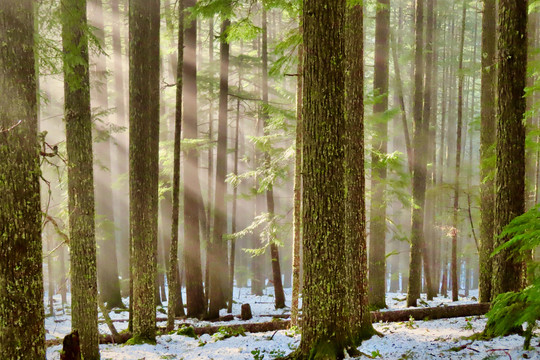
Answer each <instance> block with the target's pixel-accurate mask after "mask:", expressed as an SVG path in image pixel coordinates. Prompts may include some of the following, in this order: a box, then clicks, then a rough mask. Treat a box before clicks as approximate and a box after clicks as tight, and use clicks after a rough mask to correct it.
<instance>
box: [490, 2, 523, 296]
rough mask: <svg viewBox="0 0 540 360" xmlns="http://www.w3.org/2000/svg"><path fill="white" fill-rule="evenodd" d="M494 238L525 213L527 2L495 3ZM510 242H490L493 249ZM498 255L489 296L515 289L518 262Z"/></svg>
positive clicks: (506, 253)
mask: <svg viewBox="0 0 540 360" xmlns="http://www.w3.org/2000/svg"><path fill="white" fill-rule="evenodd" d="M498 50H499V51H498V65H499V68H498V89H499V102H498V114H497V146H496V151H497V166H496V169H497V170H496V175H495V188H496V189H497V191H496V195H495V235H497V234H499V233H500V232H501V231H502V229H503V228H504V227H505V226H506V225H507V224H508V223H509V222H510V221H511V220H512V219H513V218H514V217H516V216H519V215H521V214H522V213H523V212H524V209H525V126H524V122H523V118H524V114H525V98H524V88H525V77H526V69H527V1H526V0H501V1H500V2H499V39H498ZM508 240H509V238H508V237H505V238H495V244H494V245H495V247H497V246H499V245H501V244H503V243H504V242H506V241H508ZM510 251H511V250H505V251H501V252H500V253H499V254H498V255H496V256H495V257H494V258H493V280H492V281H493V283H492V297H493V298H494V297H495V296H497V295H499V294H501V293H503V292H507V291H516V290H519V289H520V288H521V286H522V281H520V279H521V278H522V275H523V271H522V270H523V269H522V263H521V262H520V261H519V260H518V259H515V258H514V257H511V256H510Z"/></svg>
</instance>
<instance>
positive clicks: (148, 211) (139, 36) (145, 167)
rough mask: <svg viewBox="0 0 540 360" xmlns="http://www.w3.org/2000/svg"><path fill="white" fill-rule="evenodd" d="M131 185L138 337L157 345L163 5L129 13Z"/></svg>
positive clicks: (138, 0) (134, 7)
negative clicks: (161, 29)
mask: <svg viewBox="0 0 540 360" xmlns="http://www.w3.org/2000/svg"><path fill="white" fill-rule="evenodd" d="M129 32H130V46H129V50H130V54H129V55H130V61H129V63H130V67H129V79H130V84H129V99H130V102H129V112H130V114H129V117H130V121H129V136H130V140H129V142H130V143H129V165H130V168H129V182H130V219H131V220H130V226H131V274H132V281H133V297H132V299H131V303H132V307H133V311H132V319H133V337H134V338H135V339H137V340H138V341H148V342H154V341H155V336H156V324H155V321H156V312H155V296H156V293H155V286H156V276H157V230H158V224H157V216H158V141H159V0H151V1H146V0H131V2H130V9H129Z"/></svg>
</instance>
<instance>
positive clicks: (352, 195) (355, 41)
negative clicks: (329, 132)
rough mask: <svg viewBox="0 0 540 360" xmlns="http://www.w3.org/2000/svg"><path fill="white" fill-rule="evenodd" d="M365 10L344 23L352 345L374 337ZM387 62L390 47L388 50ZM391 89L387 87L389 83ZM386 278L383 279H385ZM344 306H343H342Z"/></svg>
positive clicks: (352, 8) (355, 7)
mask: <svg viewBox="0 0 540 360" xmlns="http://www.w3.org/2000/svg"><path fill="white" fill-rule="evenodd" d="M363 17H364V9H363V5H362V4H358V3H355V4H351V5H349V6H347V10H346V23H345V59H346V60H345V134H344V140H345V143H344V149H345V156H344V160H345V161H344V162H345V174H344V185H345V189H346V195H345V256H346V257H345V259H346V262H347V264H348V268H347V269H346V275H347V277H346V279H344V280H345V282H347V285H348V286H347V290H348V294H347V300H348V303H349V306H350V308H349V309H347V312H348V314H349V316H348V317H349V326H350V330H349V331H350V334H351V336H352V340H353V345H356V344H358V343H360V342H361V341H362V340H364V339H368V338H369V337H371V335H373V333H374V330H373V326H372V325H371V313H370V312H369V309H368V300H369V299H368V283H367V281H366V273H367V270H368V267H367V251H366V210H365V208H366V206H365V197H366V194H365V177H364V60H363V59H364V32H363V26H364V25H363V24H364V19H363ZM386 58H388V46H387V50H386ZM386 88H387V89H388V83H386ZM383 274H384V272H383ZM383 278H384V276H383ZM342 305H343V304H342Z"/></svg>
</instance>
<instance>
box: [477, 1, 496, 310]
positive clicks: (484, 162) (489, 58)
mask: <svg viewBox="0 0 540 360" xmlns="http://www.w3.org/2000/svg"><path fill="white" fill-rule="evenodd" d="M496 18H497V8H496V0H484V12H483V17H482V89H481V103H482V104H481V108H482V109H481V113H480V116H481V130H480V162H481V165H480V166H481V167H480V169H481V173H480V178H481V180H482V181H481V182H480V218H481V224H480V251H479V256H480V259H479V263H480V270H479V271H480V274H479V284H478V287H479V301H481V302H489V301H491V276H492V259H491V257H490V255H491V252H492V251H493V236H494V232H493V227H494V207H495V183H494V181H493V179H494V178H493V176H492V171H493V169H491V167H490V166H489V165H488V163H489V160H490V158H492V157H493V156H494V150H495V149H494V148H495V136H496V102H495V92H496V90H497V88H496V86H497V72H496V68H495V61H496V50H497V28H496V26H497V24H496Z"/></svg>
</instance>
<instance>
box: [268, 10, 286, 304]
mask: <svg viewBox="0 0 540 360" xmlns="http://www.w3.org/2000/svg"><path fill="white" fill-rule="evenodd" d="M262 104H263V109H262V119H263V124H264V128H265V129H266V127H267V126H269V124H268V120H269V114H268V23H267V14H266V8H265V7H264V5H263V10H262ZM265 133H266V130H265ZM264 162H265V167H266V168H267V169H268V170H269V171H271V169H270V154H269V153H268V152H267V153H265V154H264ZM266 206H267V210H268V214H269V215H270V221H272V222H273V221H275V219H274V215H275V209H274V191H273V184H268V189H267V190H266ZM270 260H271V264H272V275H273V276H272V277H273V281H274V299H275V302H276V303H275V307H276V309H282V308H284V307H285V294H284V292H283V283H282V282H281V268H280V263H279V250H278V247H277V244H276V242H275V239H270Z"/></svg>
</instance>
